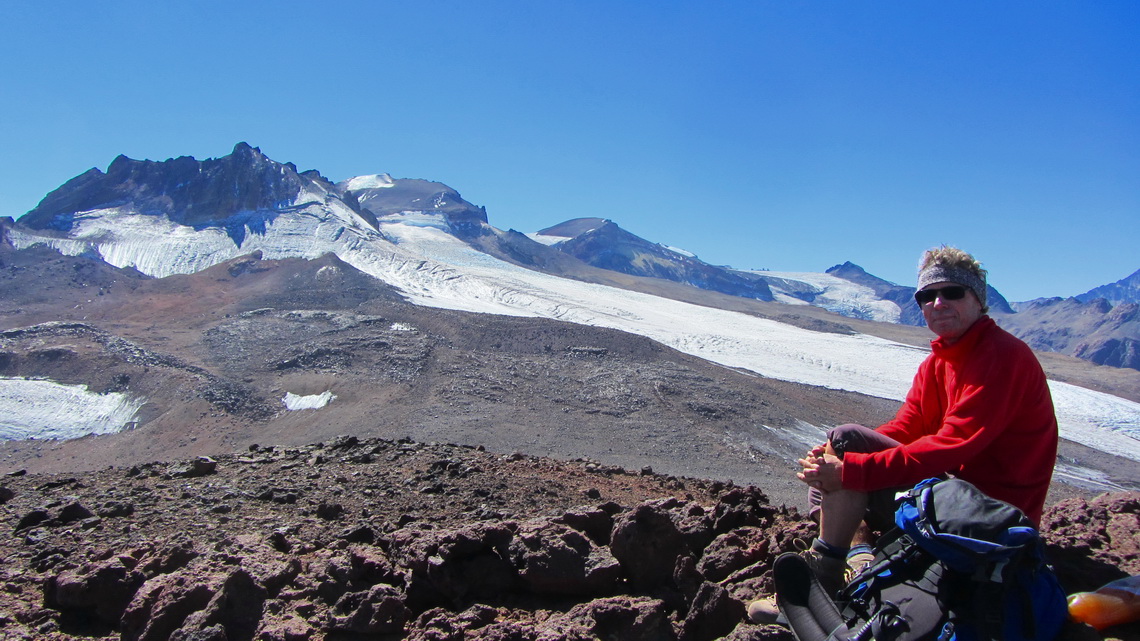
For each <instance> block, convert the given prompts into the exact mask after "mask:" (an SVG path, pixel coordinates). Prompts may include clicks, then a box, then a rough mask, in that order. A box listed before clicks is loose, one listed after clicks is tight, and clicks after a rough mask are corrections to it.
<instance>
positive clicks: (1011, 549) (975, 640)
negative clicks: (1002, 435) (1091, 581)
mask: <svg viewBox="0 0 1140 641" xmlns="http://www.w3.org/2000/svg"><path fill="white" fill-rule="evenodd" d="M895 525H896V526H897V527H896V528H895V529H894V530H892V532H891V533H889V534H888V535H885V536H884V537H883V538H882V539H881V540H880V542H879V544H878V545H877V546H876V550H875V558H874V560H873V561H872V562H871V563H870V564H869V565H868V566H866V567H865V568H864V569H863V570H862V571H861V572H860V573H859V574H858V575H857V576H855V577H854V578H853V579H852V580H851V581H850V582H849V583H848V584H847V586H846V587H845V588H844V589H843V590H842V591H841V592H840V593H839V595H838V597H837V598H836V599H835V600H833V599H831V598H830V596H831V595H825V594H823V591H822V589H821V588H820V587H819V583H818V581H816V580H815V577H814V576H813V575H812V573H811V570H810V569H809V568H808V566H807V564H806V562H804V560H803V559H802V558H800V557H798V556H797V555H794V554H786V555H782V556H781V557H780V558H778V559H777V560H776V564H775V566H774V567H773V575H774V576H773V578H774V581H775V583H776V595H777V600H778V602H779V604H780V608H781V611H782V612H783V613H784V616H785V617H786V618H787V619H788V622H789V624H790V625H791V627H792V630H793V632H794V633H795V634H796V638H797V639H799V640H800V641H826V640H834V641H856V640H857V641H870V640H871V639H874V640H876V641H919V640H923V641H925V640H931V641H984V640H993V641H999V640H1000V641H1030V640H1033V641H1051V640H1052V639H1054V638H1055V637H1056V636H1057V633H1058V632H1059V631H1060V630H1061V627H1062V625H1064V623H1065V621H1066V619H1067V618H1068V608H1067V606H1066V602H1065V592H1064V590H1062V588H1061V586H1060V584H1059V582H1058V581H1057V577H1056V575H1054V573H1053V571H1052V569H1051V568H1050V567H1049V566H1048V565H1047V564H1046V563H1045V560H1044V555H1043V544H1042V541H1041V537H1040V535H1039V533H1038V531H1037V530H1036V529H1035V528H1034V527H1033V524H1032V522H1030V521H1029V519H1028V518H1026V517H1025V515H1024V514H1023V513H1022V512H1021V511H1020V510H1018V509H1017V508H1015V507H1013V506H1011V505H1009V504H1008V503H1004V502H1002V501H998V500H995V499H993V498H990V497H988V496H986V495H985V494H983V493H982V492H981V491H979V490H978V489H977V488H975V487H974V486H973V485H971V484H970V483H967V482H965V481H962V480H959V479H928V480H926V481H923V482H921V483H919V484H918V485H917V486H915V487H914V488H913V489H911V490H909V491H908V492H906V493H904V494H902V495H901V497H900V503H899V507H898V510H897V512H896V513H895Z"/></svg>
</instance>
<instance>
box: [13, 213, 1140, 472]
mask: <svg viewBox="0 0 1140 641" xmlns="http://www.w3.org/2000/svg"><path fill="white" fill-rule="evenodd" d="M291 214H293V215H289V216H276V217H273V218H268V219H267V220H266V223H265V228H264V230H263V231H259V232H257V233H252V232H251V233H248V234H246V235H244V237H243V240H242V242H240V243H235V241H234V240H233V239H232V238H231V237H230V236H229V235H227V234H226V233H225V232H224V231H222V230H218V229H210V228H207V229H203V230H193V229H191V228H186V227H180V226H179V225H176V224H174V223H171V222H169V221H165V222H163V221H161V220H156V219H155V218H154V217H153V216H143V215H140V214H137V213H135V212H131V211H123V210H104V211H101V212H91V213H90V215H87V216H81V217H77V223H76V227H75V229H74V230H73V232H72V237H71V238H68V239H59V238H48V237H42V236H36V235H33V234H28V233H22V232H17V231H15V230H13V233H12V235H11V238H12V241H13V243H14V244H15V245H16V246H17V247H19V248H22V247H28V246H31V245H34V244H48V245H50V246H52V247H56V248H57V249H59V250H60V251H62V252H64V253H67V254H73V255H74V254H78V253H82V252H84V251H93V252H95V253H97V254H98V255H100V256H102V257H103V258H104V259H105V260H106V261H107V262H109V263H111V264H113V265H116V266H119V267H125V266H134V267H136V268H137V269H139V270H140V271H142V272H144V273H147V274H149V275H152V276H156V277H161V276H167V275H171V274H175V273H188V272H193V271H198V270H201V269H204V268H206V267H209V266H211V265H213V264H216V263H219V262H222V261H225V260H228V259H231V258H235V257H237V256H241V255H245V254H248V253H250V252H253V251H255V250H260V251H261V252H262V255H263V257H264V258H266V259H278V258H288V257H300V258H309V259H312V258H316V257H318V256H321V255H323V254H325V253H334V254H336V255H337V256H338V257H339V258H340V259H341V260H343V261H344V262H346V263H348V264H350V265H352V266H354V267H356V268H357V269H360V270H361V271H363V272H365V273H367V274H370V275H372V276H374V277H376V278H378V279H380V280H382V281H384V282H386V283H388V284H389V285H392V286H394V287H396V288H398V289H399V290H400V291H401V292H403V294H404V295H405V296H406V297H407V298H408V299H409V300H410V301H411V302H414V303H416V304H420V305H424V306H430V307H438V308H446V309H455V310H461V311H467V312H475V313H485V314H502V315H510V316H534V317H542V318H550V319H556V320H562V321H566V322H572V323H579V324H584V325H593V326H599V327H607V328H612V329H618V330H622V331H626V332H630V333H634V334H639V335H642V336H646V337H648V338H651V339H653V340H656V341H658V342H660V343H662V344H664V345H667V346H669V347H672V348H674V349H677V350H679V351H681V352H684V353H687V354H691V355H694V356H697V357H700V358H703V359H706V360H708V361H711V362H714V363H718V364H720V365H723V366H725V367H730V368H735V369H737V370H741V371H747V372H752V373H754V374H757V375H760V376H765V377H770V378H775V379H780V380H785V381H790V382H796V383H803V384H807V385H815V386H822V387H827V388H831V389H837V390H847V391H852V392H857V393H861V394H867V395H871V396H876V397H880V398H886V399H892V400H898V401H901V400H902V399H903V397H904V396H905V394H906V391H907V390H908V389H909V387H910V383H911V380H912V378H913V376H914V373H915V371H916V370H917V368H918V365H919V363H920V362H921V361H922V360H923V359H924V358H925V357H926V355H927V353H928V350H927V349H925V348H920V347H915V346H912V345H905V344H902V343H897V342H893V341H889V340H885V339H881V338H877V337H873V336H868V335H863V334H853V335H840V334H832V333H824V332H815V331H811V330H806V329H801V328H798V327H793V326H790V325H786V324H783V323H779V322H776V321H772V320H768V319H763V318H757V317H755V316H751V315H748V314H744V313H739V312H732V311H726V310H720V309H714V308H709V307H701V306H698V305H693V304H689V303H683V302H679V301H675V300H671V299H666V298H661V297H657V296H652V295H649V294H642V293H638V292H632V291H628V290H623V289H617V288H613V287H608V286H604V285H595V284H591V283H583V282H579V281H574V280H570V279H565V278H559V277H557V276H550V275H546V274H542V273H540V272H536V271H532V270H529V269H525V268H523V267H519V266H517V265H513V264H511V263H507V262H505V261H502V260H499V259H497V258H494V257H492V256H490V255H488V254H485V253H482V252H479V251H477V250H475V249H473V248H472V247H470V246H468V245H467V244H465V243H463V242H462V241H460V240H459V239H457V238H455V237H454V236H452V235H451V234H450V233H448V232H447V230H446V229H444V228H443V225H441V224H440V219H439V217H438V215H436V214H432V213H429V212H409V215H407V216H399V215H397V216H387V217H384V218H383V219H381V220H380V221H379V223H378V228H372V227H370V226H368V225H367V223H365V222H363V221H362V220H360V218H359V217H358V216H357V215H356V214H355V213H354V212H352V211H351V210H348V208H347V207H346V206H344V205H343V203H340V202H339V201H336V200H334V199H329V200H327V201H326V202H324V203H319V202H310V203H307V204H306V205H305V206H303V207H298V208H296V210H295V211H292V212H291ZM765 274H768V275H776V274H773V273H771V272H765ZM780 275H781V276H786V277H789V278H792V277H795V278H797V279H801V280H806V279H807V276H808V275H806V274H801V273H794V274H793V273H788V274H780ZM813 277H814V278H815V279H816V281H815V286H817V287H819V288H820V289H821V292H822V294H824V295H828V296H831V297H833V298H834V299H835V300H836V301H838V303H842V302H843V301H848V302H849V303H850V302H851V301H858V300H859V299H861V298H862V296H863V295H864V294H865V293H864V292H860V291H858V288H859V287H860V286H859V285H855V284H852V283H849V282H848V281H842V282H838V281H841V280H842V279H837V278H835V277H831V276H827V275H822V276H821V275H813ZM851 304H854V303H851ZM888 304H889V303H888ZM879 311H880V313H890V310H889V309H886V308H884V309H883V310H879ZM1050 386H1051V390H1052V392H1053V396H1054V401H1055V405H1056V408H1057V416H1058V421H1059V423H1060V425H1061V434H1062V436H1063V437H1065V438H1067V439H1069V440H1072V441H1075V442H1078V443H1082V444H1085V445H1088V446H1089V447H1093V448H1096V449H1099V450H1102V451H1106V452H1109V453H1112V454H1116V455H1119V456H1125V457H1127V458H1130V459H1132V460H1137V461H1140V403H1134V402H1131V401H1127V400H1125V399H1121V398H1118V397H1115V396H1110V395H1107V394H1102V393H1099V392H1095V391H1092V390H1087V389H1084V388H1080V387H1075V386H1072V385H1066V384H1063V383H1058V382H1055V381H1050Z"/></svg>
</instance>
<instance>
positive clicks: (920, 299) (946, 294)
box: [914, 285, 966, 305]
mask: <svg viewBox="0 0 1140 641" xmlns="http://www.w3.org/2000/svg"><path fill="white" fill-rule="evenodd" d="M965 296H966V288H965V287H963V286H961V285H949V286H947V287H939V288H937V289H920V290H918V291H917V292H915V293H914V300H915V302H917V303H918V304H919V305H925V304H927V303H933V302H934V299H935V298H939V297H941V298H942V300H961V299H962V298H965Z"/></svg>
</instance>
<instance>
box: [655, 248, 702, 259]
mask: <svg viewBox="0 0 1140 641" xmlns="http://www.w3.org/2000/svg"><path fill="white" fill-rule="evenodd" d="M661 246H662V247H664V248H665V249H668V250H669V251H671V252H673V253H674V254H679V255H681V256H684V257H686V258H696V257H697V255H696V254H694V253H693V252H691V251H688V250H685V249H681V248H680V247H670V246H669V245H661Z"/></svg>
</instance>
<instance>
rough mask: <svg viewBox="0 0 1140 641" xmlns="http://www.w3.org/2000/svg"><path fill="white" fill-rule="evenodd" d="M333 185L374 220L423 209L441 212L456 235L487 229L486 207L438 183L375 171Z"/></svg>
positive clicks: (474, 234) (478, 232)
mask: <svg viewBox="0 0 1140 641" xmlns="http://www.w3.org/2000/svg"><path fill="white" fill-rule="evenodd" d="M336 188H337V189H338V190H340V191H341V192H343V193H344V194H345V195H346V197H349V198H352V199H355V201H356V202H358V203H359V204H360V207H361V209H362V210H364V211H366V212H368V213H369V214H371V215H373V216H375V217H376V218H378V219H379V218H384V217H386V216H398V215H402V214H406V213H408V212H423V213H430V214H440V215H442V216H443V217H444V219H445V220H446V221H447V223H448V225H449V226H450V228H451V231H452V232H453V233H455V234H457V235H460V236H464V235H467V236H479V235H482V234H484V233H487V232H488V231H489V230H488V229H487V228H486V225H487V210H486V208H484V207H479V206H476V205H473V204H471V203H469V202H467V201H466V200H464V199H463V197H462V196H460V195H459V192H458V191H456V190H454V189H452V188H451V187H448V186H447V185H445V184H443V183H440V182H434V181H431V180H423V179H419V178H392V177H391V176H389V175H388V174H377V175H372V176H357V177H356V178H350V179H349V180H346V181H343V182H340V183H337V184H336Z"/></svg>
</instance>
